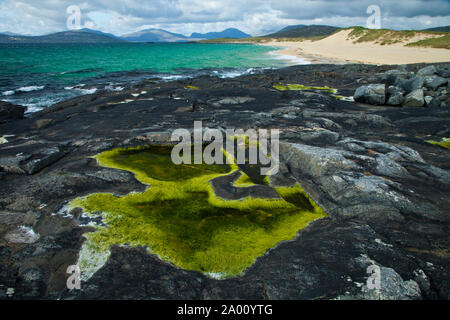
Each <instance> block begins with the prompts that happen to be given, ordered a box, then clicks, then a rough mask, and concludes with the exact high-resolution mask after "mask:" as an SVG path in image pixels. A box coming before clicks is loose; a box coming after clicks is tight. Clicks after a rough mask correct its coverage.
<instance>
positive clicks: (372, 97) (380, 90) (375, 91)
mask: <svg viewBox="0 0 450 320" xmlns="http://www.w3.org/2000/svg"><path fill="white" fill-rule="evenodd" d="M385 89H386V87H385V85H384V84H370V85H368V86H361V87H359V88H358V89H356V91H355V94H354V95H353V98H354V99H355V101H356V102H362V103H368V104H373V105H383V104H384V103H385V101H386V97H385Z"/></svg>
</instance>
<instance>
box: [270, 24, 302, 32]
mask: <svg viewBox="0 0 450 320" xmlns="http://www.w3.org/2000/svg"><path fill="white" fill-rule="evenodd" d="M304 27H307V25H305V24H297V25H294V26H287V27H285V28H283V29H281V30H279V31H277V32H276V33H278V32H284V31H289V30H293V29H300V28H304Z"/></svg>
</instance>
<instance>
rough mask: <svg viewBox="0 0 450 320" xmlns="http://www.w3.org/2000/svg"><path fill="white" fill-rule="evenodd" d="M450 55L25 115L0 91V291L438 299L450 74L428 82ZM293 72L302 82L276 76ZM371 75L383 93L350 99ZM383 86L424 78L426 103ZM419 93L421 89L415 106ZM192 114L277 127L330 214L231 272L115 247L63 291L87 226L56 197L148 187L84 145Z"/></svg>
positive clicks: (445, 242) (180, 84)
mask: <svg viewBox="0 0 450 320" xmlns="http://www.w3.org/2000/svg"><path fill="white" fill-rule="evenodd" d="M448 66H449V65H448V64H434V65H433V67H431V66H429V65H423V64H420V65H407V66H398V67H395V66H370V65H306V66H295V67H289V68H284V69H279V70H267V71H265V72H264V73H262V74H257V75H249V76H242V77H238V78H233V79H219V78H212V77H199V78H195V79H184V80H178V81H173V82H157V81H151V80H149V81H146V82H144V83H142V84H141V85H139V86H136V87H133V88H128V89H125V90H123V91H121V92H106V91H99V92H97V93H95V94H92V95H88V96H82V97H78V98H74V99H72V100H69V101H66V102H63V103H59V104H57V105H54V106H52V107H50V108H48V109H46V110H43V111H41V112H39V113H36V114H33V115H31V116H29V117H25V118H23V119H21V118H22V116H23V110H22V116H20V112H18V111H20V110H18V109H17V107H13V106H10V105H3V104H2V105H1V106H0V108H1V109H0V121H1V122H0V179H1V180H0V181H1V182H0V261H1V263H0V265H1V267H0V298H2V299H448V298H449V297H450V280H449V279H450V277H449V272H450V271H449V270H450V268H449V266H450V263H449V261H450V259H449V258H450V251H449V250H450V237H449V226H450V215H449V210H448V208H450V201H449V198H448V190H449V186H450V171H449V170H450V162H449V154H450V151H449V150H448V149H446V148H444V147H442V146H440V145H435V144H431V143H429V141H435V142H439V141H442V139H444V138H448V137H450V109H449V107H450V95H449V94H448V90H449V85H448V80H447V82H446V83H445V84H444V83H441V84H440V85H438V86H437V87H436V88H435V89H433V88H434V85H433V84H436V83H437V81H440V82H443V80H441V79H447V78H448V76H445V74H444V73H443V72H444V71H445V70H448ZM424 67H428V70H430V69H432V68H434V70H435V71H433V74H432V75H430V74H423V75H422V76H423V77H428V78H425V79H424V80H422V81H421V80H420V79H419V82H422V85H421V86H420V87H419V88H416V87H415V86H417V84H416V82H417V80H415V79H417V78H418V77H420V76H421V73H423V72H424V71H421V72H419V71H420V70H423V68H424ZM391 70H397V71H391ZM443 75H444V76H443ZM433 76H435V77H439V78H440V79H437V80H436V79H435V78H433V79H431V78H430V77H433ZM393 77H395V78H393ZM398 79H401V80H398ZM411 79H412V80H411ZM288 84H293V85H298V86H297V87H295V86H294V87H291V88H297V90H278V89H277V88H276V87H280V86H281V87H282V86H285V87H286V88H289V86H288ZM371 84H381V85H383V86H384V87H383V88H384V91H383V93H382V95H383V97H382V98H383V100H384V101H383V102H382V103H381V100H377V99H376V98H377V97H375V100H373V99H372V98H370V99H366V98H364V99H363V100H360V98H359V95H356V96H355V100H357V101H363V102H364V103H368V102H369V103H373V102H374V101H375V102H376V103H374V104H380V105H379V106H374V105H369V104H364V103H361V102H357V103H355V102H353V101H349V100H352V99H350V98H351V97H353V95H354V94H355V91H357V90H360V91H361V90H364V94H362V95H361V96H365V97H367V96H368V95H370V94H372V93H373V94H375V95H377V94H378V95H379V92H378V89H377V88H375V89H376V90H373V92H370V91H371V90H366V89H370V88H371V87H370V86H371ZM300 85H301V86H305V87H302V89H301V90H299V89H298V88H300ZM274 86H275V87H274ZM361 86H368V87H367V88H366V89H358V88H360V87H361ZM390 86H395V87H397V88H400V89H402V88H403V89H402V90H403V91H402V90H399V92H401V95H402V98H403V99H404V100H407V101H409V100H408V99H407V98H406V97H407V95H408V94H411V93H412V92H413V91H414V90H424V89H423V87H425V95H424V97H423V101H424V103H423V104H422V106H417V107H413V106H412V104H409V103H407V104H406V105H405V106H404V107H399V106H388V105H385V103H386V101H388V100H390V99H391V98H392V97H394V96H395V95H396V94H397V93H396V92H397V91H396V92H394V91H395V90H397V89H395V88H394V89H392V88H391V87H390ZM407 86H410V87H408V88H407V90H405V88H406V87H407ZM313 87H314V88H313ZM319 87H321V88H324V87H327V88H332V89H336V90H337V92H336V91H335V90H321V89H319ZM413 87H414V89H413V90H410V92H408V90H409V89H412V88H413ZM372 89H373V88H372ZM423 93H424V92H422V94H423ZM426 96H429V97H431V98H432V99H431V100H430V99H428V101H429V102H427V103H426V104H425V101H426V100H425V97H426ZM397 98H400V97H399V96H398V97H397ZM380 99H381V98H380ZM386 99H387V100H386ZM435 99H436V100H435ZM410 100H411V99H410ZM433 100H434V101H435V102H434V103H432V101H433ZM437 100H438V101H439V103H437V102H436V101H437ZM378 102H380V103H378ZM402 102H403V101H402ZM391 104H392V103H391ZM401 104H402V103H399V105H401ZM424 105H425V107H423V106H424ZM19 109H20V108H19ZM194 121H202V122H203V126H204V127H209V128H218V129H226V128H242V129H248V128H253V129H259V128H261V129H275V128H276V129H280V131H281V134H280V139H281V144H280V155H281V164H282V169H283V170H282V171H283V174H284V175H285V176H286V177H288V178H290V179H295V180H297V181H298V182H299V183H300V184H301V186H302V187H303V189H304V190H305V191H306V192H307V193H308V194H309V195H310V196H311V198H312V199H313V200H314V201H315V202H316V203H317V204H318V205H320V206H321V207H322V208H323V209H324V210H325V212H326V213H327V214H328V216H327V217H326V218H322V219H320V220H317V221H315V222H312V223H311V224H310V225H309V226H308V227H307V228H305V229H303V230H301V231H300V232H299V233H298V235H297V237H296V238H295V239H294V240H292V241H287V242H283V243H280V244H278V245H277V246H276V247H275V248H273V249H271V250H268V251H267V252H266V254H265V255H263V256H261V257H260V258H258V259H257V261H256V263H255V264H253V265H252V266H251V267H249V268H248V269H247V270H245V272H244V273H243V274H242V275H241V276H238V277H234V278H231V279H226V280H215V279H212V278H210V277H207V276H205V275H204V274H201V273H199V272H194V271H186V270H182V269H179V268H177V267H175V266H173V265H171V264H169V263H167V262H165V261H162V260H160V259H159V258H158V257H157V256H156V255H152V254H150V253H149V252H148V251H147V250H146V249H145V248H143V247H139V248H132V247H120V246H111V249H110V251H111V256H110V257H109V259H108V261H107V262H106V264H105V265H104V266H103V267H102V268H101V269H100V270H98V271H97V272H96V273H95V274H94V275H93V277H92V278H91V279H89V280H88V281H87V282H83V283H82V284H81V288H82V290H72V291H69V290H68V289H67V288H66V281H67V278H68V276H69V275H68V274H67V273H66V270H67V267H68V266H69V265H73V264H75V262H76V261H77V257H78V254H79V251H80V248H81V246H82V243H83V241H84V238H83V234H84V233H86V232H90V231H93V230H92V228H91V227H89V226H86V225H85V223H83V219H84V217H83V215H82V214H81V211H80V210H74V212H70V214H69V215H65V214H62V212H63V211H64V210H63V209H64V206H65V205H66V204H67V203H68V202H69V201H71V200H73V199H74V198H77V197H80V196H85V195H88V194H91V193H96V192H108V193H113V194H115V195H125V194H128V193H130V192H136V191H139V192H141V191H143V190H144V189H145V188H146V186H145V185H143V184H141V183H140V182H139V181H138V180H136V179H135V177H134V176H133V174H132V173H129V172H126V171H120V170H115V169H109V168H104V167H100V166H99V165H98V164H97V162H96V160H95V159H92V156H94V155H96V154H98V153H100V152H102V151H106V150H110V149H113V148H117V147H121V148H123V147H136V146H142V145H148V144H151V143H167V142H168V141H169V139H170V134H171V132H172V131H173V130H174V129H178V128H186V129H191V128H192V127H193V123H194ZM373 264H375V265H378V266H379V267H380V269H381V279H382V286H381V290H370V289H369V288H367V286H366V279H367V277H368V274H367V273H366V270H367V267H368V266H370V265H373ZM383 281H384V282H383Z"/></svg>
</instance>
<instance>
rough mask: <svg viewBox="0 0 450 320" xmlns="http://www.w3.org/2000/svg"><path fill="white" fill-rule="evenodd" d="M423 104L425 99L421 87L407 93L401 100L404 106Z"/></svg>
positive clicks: (420, 105)
mask: <svg viewBox="0 0 450 320" xmlns="http://www.w3.org/2000/svg"><path fill="white" fill-rule="evenodd" d="M424 104H425V100H424V97H423V90H422V89H417V90H414V91H412V92H411V93H409V94H407V95H406V96H405V101H404V102H403V106H404V107H423V105H424Z"/></svg>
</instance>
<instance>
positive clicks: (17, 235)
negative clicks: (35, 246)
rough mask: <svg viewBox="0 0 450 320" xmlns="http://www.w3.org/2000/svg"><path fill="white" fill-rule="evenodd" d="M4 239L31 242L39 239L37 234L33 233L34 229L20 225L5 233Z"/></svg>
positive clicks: (10, 241)
mask: <svg viewBox="0 0 450 320" xmlns="http://www.w3.org/2000/svg"><path fill="white" fill-rule="evenodd" d="M5 240H6V241H8V242H9V243H16V244H21V243H26V244H31V243H35V242H36V241H38V240H39V234H37V233H35V232H34V230H33V229H31V228H29V227H25V226H21V227H18V228H17V229H15V230H13V231H11V232H9V233H7V234H6V235H5Z"/></svg>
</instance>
